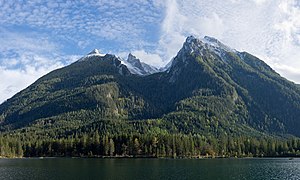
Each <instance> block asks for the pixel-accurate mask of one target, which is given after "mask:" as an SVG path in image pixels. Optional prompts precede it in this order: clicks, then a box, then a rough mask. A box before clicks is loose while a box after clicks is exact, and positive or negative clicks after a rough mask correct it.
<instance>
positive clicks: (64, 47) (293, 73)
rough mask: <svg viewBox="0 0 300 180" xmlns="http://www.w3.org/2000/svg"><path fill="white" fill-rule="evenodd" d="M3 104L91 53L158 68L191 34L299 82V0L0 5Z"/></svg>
mask: <svg viewBox="0 0 300 180" xmlns="http://www.w3.org/2000/svg"><path fill="white" fill-rule="evenodd" d="M0 7H1V11H0V103H1V102H3V101H5V100H6V99H7V98H10V97H12V96H13V95H14V94H15V93H17V92H19V91H20V90H22V89H24V88H26V87H27V86H29V85H30V84H31V83H33V82H34V81H36V80H37V79H38V78H39V77H41V76H43V75H45V74H47V73H48V72H50V71H52V70H54V69H57V68H60V67H63V66H66V65H68V64H70V63H72V62H75V61H76V60H77V59H79V58H80V57H81V56H83V55H85V54H87V53H89V52H90V51H92V50H93V49H95V48H96V49H99V50H100V51H101V53H111V54H116V55H118V56H120V57H123V58H126V56H127V54H128V53H129V52H131V53H132V54H134V55H135V56H137V57H138V58H140V59H141V60H142V61H144V62H146V63H149V64H151V65H155V66H158V67H161V66H164V65H165V64H167V63H168V62H169V61H170V60H171V59H172V57H174V56H176V53H177V52H178V51H179V49H180V48H181V46H182V44H183V42H184V41H185V38H186V37H187V36H189V35H194V36H195V37H199V38H201V37H203V36H205V35H207V36H212V37H215V38H217V39H219V40H220V41H221V42H223V43H224V44H226V45H228V46H230V47H232V48H234V49H236V50H238V51H247V52H249V53H251V54H253V55H255V56H257V57H259V58H261V59H262V60H264V61H265V62H266V63H267V64H269V65H270V66H271V67H272V68H273V69H275V70H276V71H277V72H278V73H280V74H281V75H282V76H284V77H285V78H287V79H289V80H291V81H294V82H296V83H300V1H299V0H222V1H219V0H164V1H160V0H119V1H118V0H56V1H53V0H48V1H44V0H0Z"/></svg>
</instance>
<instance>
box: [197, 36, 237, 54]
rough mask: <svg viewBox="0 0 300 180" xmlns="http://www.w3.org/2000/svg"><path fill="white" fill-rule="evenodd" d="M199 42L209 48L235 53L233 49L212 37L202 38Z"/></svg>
mask: <svg viewBox="0 0 300 180" xmlns="http://www.w3.org/2000/svg"><path fill="white" fill-rule="evenodd" d="M200 40H201V41H202V42H204V43H205V44H207V45H209V46H213V47H215V48H220V49H223V50H225V51H228V52H231V51H235V50H234V49H232V48H230V47H228V46H226V45H225V44H223V43H221V42H220V41H219V40H217V39H216V38H213V37H209V36H204V38H202V39H200Z"/></svg>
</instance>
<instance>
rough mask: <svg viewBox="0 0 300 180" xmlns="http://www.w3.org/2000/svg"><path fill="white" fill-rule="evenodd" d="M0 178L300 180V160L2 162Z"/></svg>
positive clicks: (70, 160) (51, 159)
mask: <svg viewBox="0 0 300 180" xmlns="http://www.w3.org/2000/svg"><path fill="white" fill-rule="evenodd" d="M0 179H5V180H8V179H31V180H32V179H42V180H44V179H72V180H75V179H122V180H123V179H130V180H131V179H213V180H217V179H226V180H227V179H237V180H241V179H255V180H259V179H278V180H284V179H300V159H296V158H295V159H292V160H289V159H288V158H279V159H177V160H174V159H79V158H78V159H75V158H46V159H0Z"/></svg>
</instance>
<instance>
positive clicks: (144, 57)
mask: <svg viewBox="0 0 300 180" xmlns="http://www.w3.org/2000/svg"><path fill="white" fill-rule="evenodd" d="M132 54H133V55H134V56H136V57H137V58H139V59H140V60H141V61H143V62H145V63H147V64H150V65H153V66H159V67H162V66H163V65H165V63H164V62H163V61H162V59H161V57H160V56H159V55H158V54H154V53H149V52H146V51H144V50H136V51H132Z"/></svg>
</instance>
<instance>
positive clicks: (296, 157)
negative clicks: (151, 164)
mask: <svg viewBox="0 0 300 180" xmlns="http://www.w3.org/2000/svg"><path fill="white" fill-rule="evenodd" d="M56 158H61V159H173V160H179V159H190V160H192V159H199V160H200V159H289V160H293V159H300V156H264V157H206V156H204V157H176V158H172V157H153V156H147V157H146V156H140V157H133V156H101V157H84V156H83V157H78V156H41V157H2V156H0V160H1V159H56Z"/></svg>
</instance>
